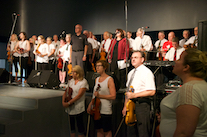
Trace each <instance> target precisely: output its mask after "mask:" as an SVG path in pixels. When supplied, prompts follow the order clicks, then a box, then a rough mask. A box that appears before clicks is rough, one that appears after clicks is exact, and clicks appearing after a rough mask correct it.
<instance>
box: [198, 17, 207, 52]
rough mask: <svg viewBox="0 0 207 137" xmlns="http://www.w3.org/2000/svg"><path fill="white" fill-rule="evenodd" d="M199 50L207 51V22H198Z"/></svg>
mask: <svg viewBox="0 0 207 137" xmlns="http://www.w3.org/2000/svg"><path fill="white" fill-rule="evenodd" d="M198 49H199V50H202V51H207V20H201V21H199V22H198Z"/></svg>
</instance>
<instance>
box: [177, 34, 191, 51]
mask: <svg viewBox="0 0 207 137" xmlns="http://www.w3.org/2000/svg"><path fill="white" fill-rule="evenodd" d="M189 36H190V31H189V30H184V31H183V39H181V40H180V41H179V45H180V46H181V47H183V46H184V45H185V42H187V41H188V39H189Z"/></svg>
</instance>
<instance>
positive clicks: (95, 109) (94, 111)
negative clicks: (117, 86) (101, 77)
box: [90, 84, 101, 120]
mask: <svg viewBox="0 0 207 137" xmlns="http://www.w3.org/2000/svg"><path fill="white" fill-rule="evenodd" d="M100 88H101V86H100V84H98V87H97V88H96V91H97V92H98V91H99V90H100ZM100 105H101V100H100V99H99V98H97V97H95V98H94V99H92V106H91V113H90V114H91V115H92V116H93V118H94V120H99V119H100V118H101V113H100V109H99V107H100Z"/></svg>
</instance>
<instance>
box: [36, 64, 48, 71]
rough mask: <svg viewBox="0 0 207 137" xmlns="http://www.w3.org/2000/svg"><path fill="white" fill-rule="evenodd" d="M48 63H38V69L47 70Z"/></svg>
mask: <svg viewBox="0 0 207 137" xmlns="http://www.w3.org/2000/svg"><path fill="white" fill-rule="evenodd" d="M47 65H48V63H38V67H37V69H38V70H47Z"/></svg>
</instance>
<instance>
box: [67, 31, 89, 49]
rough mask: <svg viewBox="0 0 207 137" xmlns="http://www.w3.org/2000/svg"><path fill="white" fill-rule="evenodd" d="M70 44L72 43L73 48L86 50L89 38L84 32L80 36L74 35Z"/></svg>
mask: <svg viewBox="0 0 207 137" xmlns="http://www.w3.org/2000/svg"><path fill="white" fill-rule="evenodd" d="M70 44H71V45H72V50H84V47H85V45H88V40H87V37H86V35H84V34H80V35H79V36H77V35H72V37H71V42H70Z"/></svg>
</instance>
